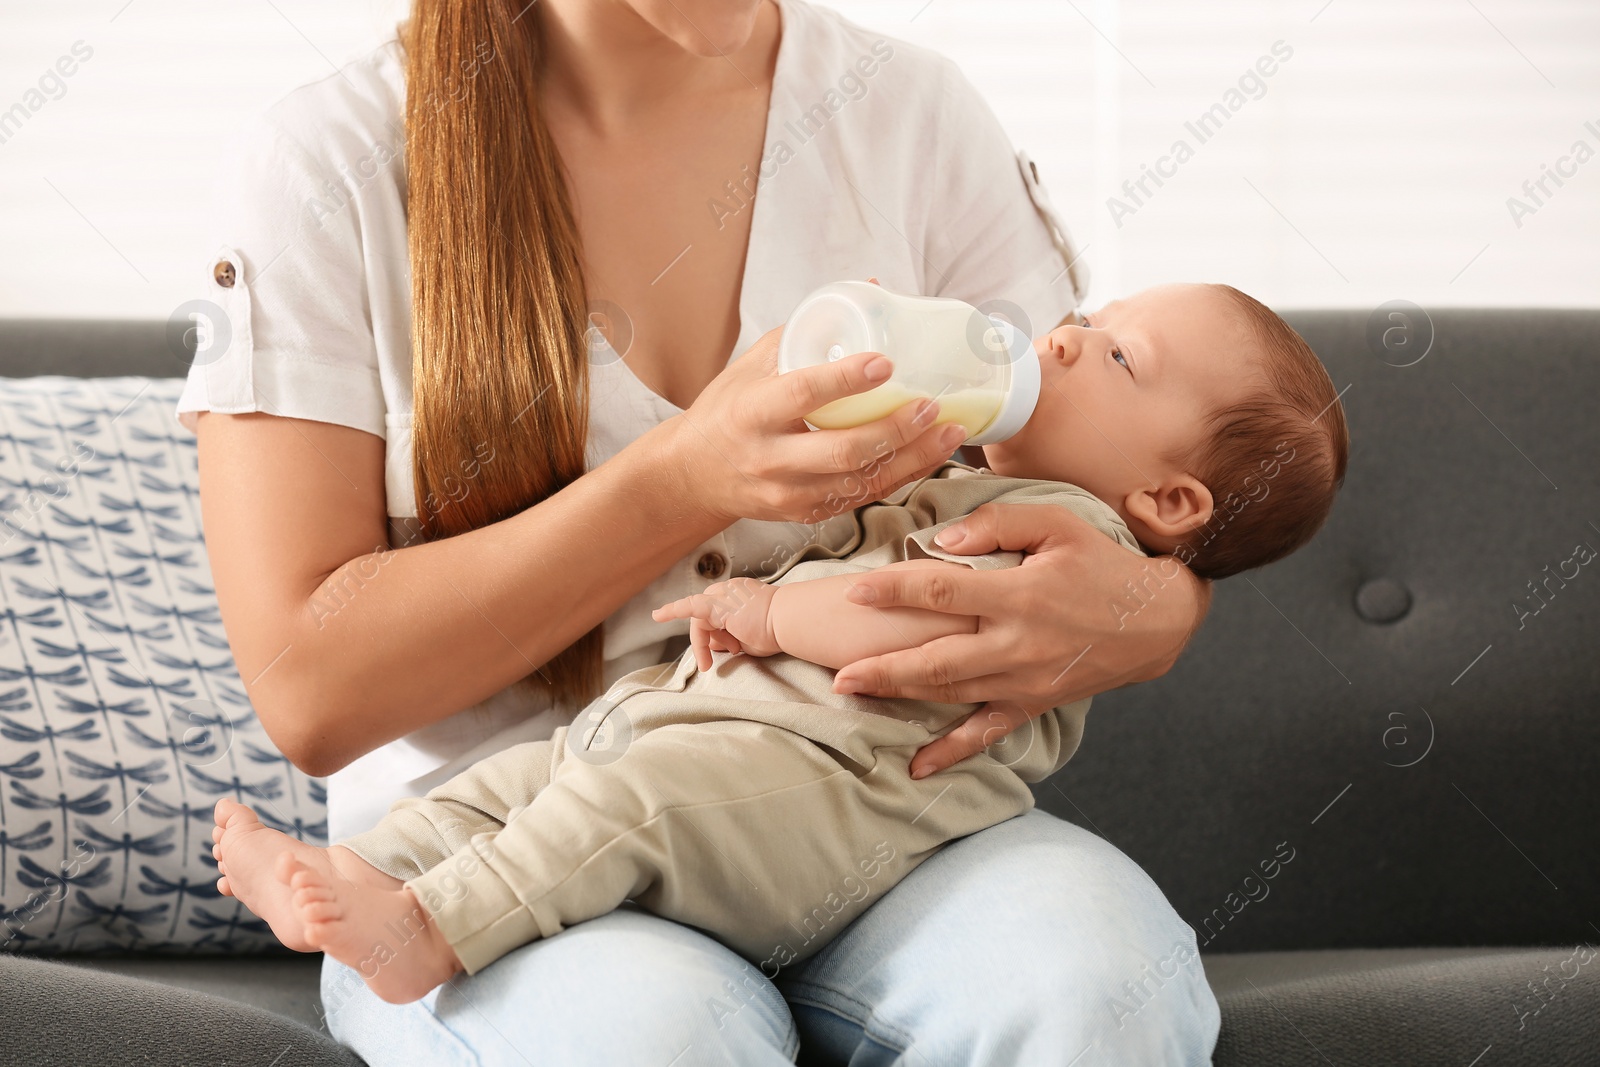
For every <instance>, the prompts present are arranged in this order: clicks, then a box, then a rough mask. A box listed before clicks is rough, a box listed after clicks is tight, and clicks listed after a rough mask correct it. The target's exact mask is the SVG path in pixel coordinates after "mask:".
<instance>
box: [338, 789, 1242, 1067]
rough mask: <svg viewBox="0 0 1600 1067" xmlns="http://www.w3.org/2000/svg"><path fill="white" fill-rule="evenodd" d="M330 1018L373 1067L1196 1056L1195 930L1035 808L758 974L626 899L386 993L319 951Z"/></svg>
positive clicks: (1142, 881)
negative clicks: (491, 959)
mask: <svg viewBox="0 0 1600 1067" xmlns="http://www.w3.org/2000/svg"><path fill="white" fill-rule="evenodd" d="M322 997H323V1005H324V1010H325V1011H326V1012H327V1021H328V1028H329V1030H330V1031H331V1032H332V1034H333V1036H334V1037H335V1038H337V1039H338V1040H339V1041H340V1042H342V1043H344V1044H346V1045H348V1046H350V1047H351V1048H353V1049H354V1050H355V1051H356V1052H357V1053H359V1054H360V1055H361V1056H362V1058H364V1059H365V1060H366V1061H367V1063H368V1064H369V1065H370V1067H400V1065H412V1064H416V1065H423V1064H426V1065H429V1067H433V1065H446V1064H448V1065H455V1064H479V1065H484V1067H491V1065H492V1067H521V1065H538V1067H545V1065H553V1064H560V1065H583V1064H597V1065H604V1067H612V1065H623V1064H626V1065H629V1067H699V1065H702V1064H704V1065H710V1064H715V1065H729V1067H760V1065H765V1064H785V1063H792V1062H794V1060H795V1057H796V1056H797V1055H798V1056H800V1058H801V1062H802V1063H806V1064H848V1065H849V1067H880V1065H887V1064H905V1065H907V1067H912V1065H915V1067H943V1065H945V1064H1016V1065H1021V1067H1031V1065H1033V1064H1071V1065H1073V1067H1089V1065H1091V1064H1118V1065H1132V1064H1161V1065H1173V1067H1176V1065H1180V1064H1202V1063H1209V1062H1210V1059H1211V1050H1212V1048H1213V1046H1214V1045H1215V1044H1216V1039H1217V1030H1218V1026H1219V1023H1220V1017H1219V1014H1218V1010H1217V1002H1216V999H1215V998H1214V997H1213V996H1212V994H1211V989H1210V987H1209V986H1208V985H1207V984H1206V980H1205V974H1204V971H1203V969H1202V967H1201V964H1200V957H1199V953H1198V951H1197V950H1196V947H1195V940H1194V931H1193V930H1191V929H1190V928H1189V927H1188V926H1187V925H1186V924H1185V923H1184V922H1183V921H1182V920H1181V919H1179V918H1178V916H1177V913H1175V912H1174V911H1173V910H1172V907H1171V905H1169V904H1168V903H1167V901H1166V898H1165V897H1163V896H1162V895H1161V891H1160V890H1159V889H1157V888H1156V885H1155V883H1154V882H1152V881H1151V880H1150V879H1149V877H1148V876H1147V875H1146V874H1145V873H1144V871H1142V870H1140V869H1139V867H1138V866H1137V865H1136V864H1135V863H1134V862H1133V861H1132V860H1130V859H1128V858H1127V857H1126V856H1124V855H1123V854H1122V853H1121V852H1119V851H1117V849H1116V848H1114V847H1113V846H1111V845H1110V844H1108V843H1107V842H1105V841H1104V840H1102V839H1101V838H1099V837H1096V836H1095V835H1094V834H1091V833H1089V832H1088V831H1087V830H1083V829H1080V828H1079V827H1077V826H1074V825H1072V824H1071V823H1068V822H1064V821H1062V820H1060V819H1057V818H1055V817H1054V816H1052V815H1049V814H1046V813H1045V812H1042V811H1038V810H1034V811H1030V812H1028V813H1027V814H1026V815H1021V816H1018V817H1017V818H1015V819H1011V820H1008V821H1006V822H1004V823H1001V824H999V825H998V826H993V827H990V828H989V829H987V830H983V831H981V832H979V833H976V834H973V835H972V836H971V837H966V838H962V839H961V840H959V841H955V842H953V843H951V844H950V845H948V846H946V847H945V848H944V849H943V850H941V851H940V852H938V853H936V854H935V855H934V856H933V857H931V858H930V859H928V860H927V861H926V862H924V863H923V864H922V865H921V866H920V867H918V868H916V869H915V870H914V871H912V872H911V873H910V874H909V875H908V876H907V877H906V878H905V880H904V881H902V882H901V883H900V884H899V885H897V886H895V887H894V888H893V889H891V890H889V891H888V893H886V894H885V895H884V896H883V898H882V899H880V900H879V901H878V902H877V903H875V904H874V905H873V906H872V907H871V908H869V909H868V910H867V911H866V912H865V913H864V914H863V915H862V916H861V917H860V918H858V919H856V920H855V922H854V923H852V924H851V925H850V926H849V927H847V928H846V929H845V930H844V931H843V932H841V933H840V934H839V936H838V937H837V938H836V939H835V940H834V941H833V942H832V943H831V944H829V945H828V946H827V947H825V948H824V949H823V950H822V951H821V952H819V953H818V954H817V955H816V956H813V957H812V958H810V959H808V960H805V961H803V962H801V963H796V964H791V965H790V966H789V967H788V968H786V969H784V970H783V971H782V972H780V973H779V974H778V976H777V978H776V980H775V982H774V981H768V980H767V979H766V977H765V976H763V975H762V973H761V971H760V970H759V969H758V968H756V967H755V966H754V965H753V964H751V963H749V962H747V961H746V960H744V959H743V958H741V957H740V956H738V955H736V954H735V953H733V952H732V951H731V950H729V949H727V948H725V947H724V946H722V945H721V944H720V943H718V942H716V941H714V940H712V939H711V938H710V937H708V936H706V935H705V934H702V933H700V932H699V931H697V930H694V929H692V928H690V927H687V926H680V925H678V924H676V923H673V922H669V921H668V920H666V919H662V918H659V917H657V916H654V915H651V914H649V913H647V912H644V911H642V910H639V909H637V908H635V907H633V906H632V905H628V906H625V907H624V908H622V909H619V910H618V911H615V912H612V913H611V914H609V915H604V916H601V917H600V918H598V919H593V920H590V921H589V922H585V923H580V924H579V925H577V926H574V927H571V928H570V929H568V930H565V931H563V932H562V933H560V934H557V935H556V936H555V937H552V938H548V939H546V940H543V941H537V942H534V943H532V944H529V945H525V946H523V947H522V948H520V949H518V950H516V951H515V952H513V953H511V954H510V955H508V956H505V957H504V958H502V959H500V960H499V961H498V962H496V963H494V964H493V965H492V966H490V967H488V968H486V969H484V970H482V971H480V972H479V973H478V974H477V975H475V976H473V977H470V978H469V977H466V976H460V977H458V978H457V979H455V980H454V981H452V982H451V983H449V984H447V985H445V986H441V987H440V988H439V989H437V990H435V991H434V992H432V993H430V994H429V995H428V996H427V997H425V998H424V999H423V1000H421V1001H419V1002H417V1003H415V1004H407V1005H403V1006H396V1005H391V1004H385V1003H384V1002H383V1001H381V1000H379V999H378V998H377V997H375V996H373V995H372V994H371V993H370V992H368V991H367V988H366V986H365V985H363V984H362V983H361V981H360V979H359V978H358V977H357V975H356V973H355V972H354V971H353V970H351V969H350V968H348V967H345V966H343V965H342V964H339V963H336V962H334V961H333V960H331V959H329V960H327V961H326V963H325V965H324V968H323V972H322Z"/></svg>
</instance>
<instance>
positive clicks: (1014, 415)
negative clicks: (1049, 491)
mask: <svg viewBox="0 0 1600 1067" xmlns="http://www.w3.org/2000/svg"><path fill="white" fill-rule="evenodd" d="M989 321H990V322H992V323H994V326H995V329H996V330H997V331H999V338H998V339H999V340H1002V341H1003V342H1004V349H1003V351H1004V352H1005V353H1006V357H1003V358H1009V359H1010V366H1011V388H1010V389H1007V390H1006V395H1005V397H1004V398H1003V399H1002V400H1001V401H1000V410H999V411H997V412H995V416H994V418H992V419H990V420H989V424H988V425H987V426H985V427H984V428H983V432H982V433H979V434H975V435H973V436H971V437H968V438H967V440H966V443H967V444H969V445H992V444H996V443H997V442H1000V441H1004V440H1006V439H1007V438H1009V437H1014V436H1015V435H1016V434H1017V433H1018V432H1020V431H1021V429H1022V427H1023V426H1025V425H1026V424H1027V422H1028V419H1029V418H1031V417H1032V415H1033V409H1034V408H1035V407H1037V406H1038V403H1039V384H1040V383H1039V357H1038V354H1037V353H1035V352H1034V350H1033V341H1032V340H1031V339H1030V338H1028V337H1026V336H1024V335H1023V334H1022V333H1021V332H1020V331H1019V330H1018V329H1017V328H1016V327H1015V326H1012V325H1011V323H1009V322H1007V321H1006V320H1005V319H1002V318H1000V317H999V316H996V315H991V316H989ZM999 347H1000V346H998V345H997V346H996V348H997V349H998V348H999Z"/></svg>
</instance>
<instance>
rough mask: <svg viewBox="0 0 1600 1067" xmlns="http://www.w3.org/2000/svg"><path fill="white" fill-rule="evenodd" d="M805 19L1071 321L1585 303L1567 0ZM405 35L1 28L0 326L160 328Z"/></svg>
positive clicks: (295, 9)
mask: <svg viewBox="0 0 1600 1067" xmlns="http://www.w3.org/2000/svg"><path fill="white" fill-rule="evenodd" d="M826 2H827V3H829V4H830V5H831V6H834V7H836V8H838V9H839V10H841V11H843V12H844V13H845V14H846V15H848V16H849V17H851V18H854V19H855V20H857V21H859V22H862V23H864V24H866V25H868V26H872V27H874V28H877V29H881V30H882V31H883V32H885V33H887V34H891V35H894V36H897V37H900V38H902V39H906V40H909V41H912V42H914V43H917V44H922V45H926V46H928V47H931V48H934V49H937V50H938V51H941V52H943V53H945V54H946V55H949V56H950V57H952V58H953V59H955V60H956V61H957V62H958V63H959V64H960V65H961V67H962V69H963V70H964V71H965V72H966V73H967V75H968V77H970V78H971V79H972V81H973V82H974V83H975V84H976V85H977V86H978V87H979V89H980V90H981V91H982V92H983V93H984V94H985V96H986V97H987V98H988V100H989V101H990V103H991V105H992V106H993V107H994V109H995V111H996V113H997V114H998V115H999V116H1000V119H1001V121H1002V122H1003V123H1004V125H1005V127H1006V129H1007V131H1008V132H1009V133H1010V135H1011V137H1012V140H1013V141H1014V142H1015V143H1016V144H1017V145H1018V147H1020V148H1024V149H1026V150H1027V151H1028V152H1029V154H1030V155H1031V156H1032V157H1033V158H1034V160H1035V161H1036V162H1037V163H1038V165H1039V168H1040V171H1041V174H1042V175H1043V176H1044V178H1045V181H1046V183H1047V184H1048V185H1049V187H1050V191H1051V194H1052V196H1053V198H1054V200H1055V202H1056V205H1057V207H1058V208H1059V209H1060V210H1061V211H1062V213H1063V214H1064V215H1065V216H1066V220H1067V222H1068V224H1069V226H1070V227H1071V229H1072V231H1073V235H1074V237H1075V238H1076V240H1077V242H1078V244H1079V246H1080V248H1082V249H1083V250H1084V259H1085V262H1087V263H1088V264H1089V267H1090V270H1091V274H1092V279H1093V280H1092V290H1091V302H1092V303H1098V302H1102V301H1104V300H1107V299H1110V298H1112V297H1114V296H1116V295H1120V294H1123V293H1127V292H1131V291H1133V290H1136V289H1138V288H1142V287H1144V286H1147V285H1151V284H1156V283H1159V282H1164V281H1174V280H1186V279H1193V280H1214V281H1226V282H1229V283H1231V284H1234V285H1237V286H1239V287H1240V288H1242V289H1245V290H1246V291H1248V292H1251V293H1253V294H1255V295H1256V296H1259V297H1260V298H1262V299H1263V300H1266V301H1267V302H1269V303H1271V304H1273V305H1275V306H1279V307H1312V306H1332V307H1374V306H1376V305H1378V304H1380V303H1382V302H1384V301H1387V300H1390V299H1408V300H1412V301H1415V302H1417V303H1419V304H1422V305H1423V306H1425V307H1427V306H1442V305H1567V306H1595V305H1596V304H1597V303H1600V63H1597V62H1596V61H1595V56H1596V55H1597V54H1600V5H1597V4H1594V3H1592V2H1589V0H1539V2H1530V3H1523V4H1515V3H1512V2H1510V0H1408V2H1407V3H1405V4H1394V3H1392V2H1382V0H1295V2H1292V3H1291V2H1284V0H1218V2H1216V3H1211V4H1195V3H1192V2H1191V3H1182V2H1179V0H1004V2H1001V3H974V2H972V0H826ZM405 6H406V5H405V3H404V0H339V2H330V0H322V2H320V3H319V2H316V0H271V2H268V0H240V2H237V3H231V4H225V5H219V4H197V3H193V2H180V0H132V2H131V3H130V2H128V0H106V2H104V3H100V2H94V3H89V2H80V3H73V4H63V5H36V6H32V7H22V6H20V5H19V6H13V7H12V8H11V9H10V10H8V11H7V14H6V29H7V32H6V33H5V34H4V35H3V36H0V315H6V316H20V315H60V316H81V317H119V316H141V317H156V318H164V317H165V316H166V315H167V314H168V313H169V312H170V311H171V309H172V308H174V307H176V306H177V305H178V304H179V303H181V302H182V301H184V300H185V299H188V298H189V297H190V296H191V295H192V292H193V286H194V285H195V284H196V279H195V278H194V277H193V276H192V275H193V272H194V271H195V270H196V269H197V268H196V264H197V263H199V262H202V261H203V260H204V257H205V254H206V252H207V251H208V250H206V249H203V248H200V247H199V245H200V242H201V240H202V235H201V234H200V232H199V224H200V219H199V215H198V212H197V207H198V205H199V204H200V202H201V200H202V199H203V197H204V195H205V191H206V187H207V179H208V174H207V170H206V167H207V163H206V161H207V159H208V157H209V155H210V153H211V152H212V151H213V150H214V149H215V148H216V147H217V146H218V145H219V144H220V142H221V139H222V137H223V135H224V134H225V132H226V131H227V130H228V129H229V128H230V126H231V125H232V123H234V122H235V121H237V119H238V118H239V117H240V116H243V115H246V114H249V113H252V112H254V111H258V110H260V109H261V108H263V107H265V106H266V105H267V104H269V103H270V102H271V101H272V100H274V99H276V98H277V97H279V96H281V95H282V94H283V93H284V92H286V91H288V90H289V89H291V88H293V87H294V86H295V85H298V84H301V83H303V82H305V81H308V80H311V79H313V78H318V77H321V76H323V75H325V74H327V73H329V72H331V70H332V69H333V64H337V63H340V62H343V61H345V60H347V59H349V58H350V57H352V56H354V55H356V54H358V53H359V52H361V51H363V50H365V49H366V48H370V47H371V46H372V45H374V44H376V43H377V42H378V41H379V40H381V39H382V38H383V37H385V36H387V34H388V33H389V32H390V31H391V29H392V26H393V24H394V22H395V21H396V20H397V19H398V18H399V17H401V16H402V15H403V13H404V9H405ZM80 41H81V42H82V45H81V46H78V47H79V53H80V54H81V53H82V51H83V50H84V49H89V50H92V54H91V55H90V56H89V57H88V58H84V59H79V58H76V57H75V55H74V52H73V49H74V46H75V44H76V43H77V42H80ZM1275 46H1276V49H1277V51H1276V52H1274V47H1275ZM62 57H67V59H68V60H69V61H68V62H67V63H66V64H65V66H64V67H61V68H58V67H57V64H58V63H60V62H61V61H62ZM1264 57H1265V58H1264ZM69 67H70V68H72V69H73V73H71V74H70V75H59V74H58V75H56V76H50V72H52V71H58V70H60V69H66V68H69ZM1268 71H1270V73H1267V72H1268ZM41 79H43V81H41ZM30 93H32V94H33V95H32V96H30ZM19 103H20V104H22V105H23V107H24V109H25V110H26V116H25V118H21V119H19V118H17V117H16V115H17V112H16V109H15V105H17V104H19ZM34 104H38V105H39V106H37V107H36V108H35V107H33V105H34ZM6 109H11V110H10V111H9V112H8V111H7V110H6ZM6 114H10V115H12V119H11V120H10V123H9V124H7V122H6V120H5V118H4V116H5V115H6ZM1180 145H1182V146H1184V147H1182V148H1180ZM1157 179H1159V180H1160V181H1159V184H1158V183H1157Z"/></svg>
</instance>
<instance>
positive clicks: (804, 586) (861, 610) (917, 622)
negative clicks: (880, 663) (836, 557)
mask: <svg viewBox="0 0 1600 1067" xmlns="http://www.w3.org/2000/svg"><path fill="white" fill-rule="evenodd" d="M964 566H965V565H964V564H960V563H948V562H946V561H945V560H942V559H910V560H905V561H903V562H900V563H890V564H886V565H885V566H883V567H879V568H877V569H878V570H929V569H933V568H935V567H964ZM853 581H854V579H853V577H852V576H851V575H848V574H836V575H834V576H832V577H830V578H814V579H812V580H811V581H806V582H790V583H789V584H787V585H780V586H778V588H777V590H776V592H775V594H774V596H773V598H772V607H771V617H772V622H771V625H772V632H773V635H774V637H775V638H776V641H777V645H778V647H779V648H781V649H782V650H783V651H785V652H787V653H789V655H791V656H798V657H799V658H800V659H803V660H809V661H811V662H812V663H820V664H822V665H823V666H824V667H832V668H833V669H834V670H838V669H839V668H841V667H844V666H845V665H846V664H850V663H854V662H856V661H857V660H860V659H865V658H867V657H868V656H881V655H884V654H885V653H889V652H898V651H901V650H902V649H908V648H918V647H920V646H922V645H925V644H927V643H928V642H929V641H933V640H935V639H937V638H940V637H948V636H950V635H951V634H970V633H976V632H977V629H978V619H977V617H976V616H974V615H950V614H946V613H944V612H942V611H929V610H927V609H926V608H899V607H895V608H875V607H872V606H871V605H869V604H856V603H852V602H851V601H849V600H846V599H845V593H846V592H847V591H848V590H849V589H850V586H851V583H852V582H853Z"/></svg>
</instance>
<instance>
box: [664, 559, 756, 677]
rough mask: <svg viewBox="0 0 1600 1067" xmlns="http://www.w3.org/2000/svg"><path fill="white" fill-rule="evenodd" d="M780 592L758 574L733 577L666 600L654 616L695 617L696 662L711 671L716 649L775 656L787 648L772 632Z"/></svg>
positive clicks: (691, 641) (691, 636) (692, 641)
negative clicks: (774, 605)
mask: <svg viewBox="0 0 1600 1067" xmlns="http://www.w3.org/2000/svg"><path fill="white" fill-rule="evenodd" d="M776 592H777V590H776V589H775V588H774V587H772V586H770V585H768V584H767V583H766V582H762V581H758V580H756V579H755V578H730V579H729V580H727V581H726V582H718V583H717V584H716V585H712V586H707V587H706V591H705V592H704V593H696V594H694V595H693V596H686V597H684V598H683V599H682V600H674V601H673V602H672V603H670V604H663V605H662V606H661V607H659V608H657V609H656V610H655V611H652V612H651V613H650V617H651V618H653V619H655V620H656V621H657V622H666V621H668V620H669V619H690V620H692V621H691V622H690V623H689V644H690V646H691V647H692V648H693V649H694V659H695V663H696V664H697V665H698V666H699V667H700V669H701V670H703V671H709V670H710V669H711V653H712V652H743V653H745V654H747V655H751V656H775V655H777V654H778V653H779V652H782V651H783V649H781V648H779V647H778V641H777V638H776V637H774V635H773V632H772V596H773V594H774V593H776Z"/></svg>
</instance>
